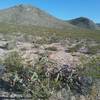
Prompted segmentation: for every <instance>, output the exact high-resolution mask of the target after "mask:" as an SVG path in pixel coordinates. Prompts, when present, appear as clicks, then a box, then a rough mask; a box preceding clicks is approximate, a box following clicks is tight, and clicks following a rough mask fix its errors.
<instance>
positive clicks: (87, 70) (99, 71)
mask: <svg viewBox="0 0 100 100" xmlns="http://www.w3.org/2000/svg"><path fill="white" fill-rule="evenodd" d="M83 66H84V70H83V72H82V73H83V74H84V75H85V76H91V77H93V78H100V57H92V58H91V59H90V60H89V62H88V63H86V64H85V65H83Z"/></svg>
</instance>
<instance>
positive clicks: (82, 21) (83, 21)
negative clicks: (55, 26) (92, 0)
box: [68, 17, 98, 29]
mask: <svg viewBox="0 0 100 100" xmlns="http://www.w3.org/2000/svg"><path fill="white" fill-rule="evenodd" d="M68 22H69V23H70V24H72V25H75V26H78V27H80V28H86V29H98V27H97V25H96V23H94V22H93V21H92V20H90V19H89V18H86V17H79V18H75V19H72V20H69V21H68Z"/></svg>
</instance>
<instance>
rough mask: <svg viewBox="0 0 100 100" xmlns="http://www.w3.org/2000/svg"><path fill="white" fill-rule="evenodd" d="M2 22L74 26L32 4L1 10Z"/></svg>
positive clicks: (44, 25)
mask: <svg viewBox="0 0 100 100" xmlns="http://www.w3.org/2000/svg"><path fill="white" fill-rule="evenodd" d="M0 22H3V23H10V24H17V25H35V26H42V27H48V28H68V29H70V28H74V27H75V26H74V25H71V24H70V23H68V22H64V21H62V20H60V19H57V18H55V17H53V16H52V15H50V14H48V13H46V12H45V11H42V10H40V9H39V8H36V7H33V6H31V5H23V4H21V5H17V6H14V7H11V8H8V9H4V10H0Z"/></svg>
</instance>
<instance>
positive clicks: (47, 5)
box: [0, 0, 100, 23]
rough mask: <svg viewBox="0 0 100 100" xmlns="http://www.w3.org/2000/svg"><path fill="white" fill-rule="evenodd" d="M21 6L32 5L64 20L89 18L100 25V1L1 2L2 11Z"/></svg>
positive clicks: (46, 0) (22, 0)
mask: <svg viewBox="0 0 100 100" xmlns="http://www.w3.org/2000/svg"><path fill="white" fill-rule="evenodd" d="M19 4H31V5H33V6H35V7H38V8H40V9H42V10H45V11H46V12H48V13H50V14H51V15H53V16H55V17H57V18H59V19H62V20H69V19H73V18H77V17H87V18H90V19H91V20H93V21H95V22H96V23H100V0H0V9H4V8H9V7H12V6H15V5H19Z"/></svg>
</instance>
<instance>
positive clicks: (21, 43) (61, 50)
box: [0, 33, 100, 100]
mask: <svg viewBox="0 0 100 100" xmlns="http://www.w3.org/2000/svg"><path fill="white" fill-rule="evenodd" d="M41 38H42V37H34V36H28V37H27V38H25V36H24V35H21V34H20V33H18V34H17V35H12V36H8V37H7V36H5V35H3V34H0V59H1V60H3V59H4V58H5V57H6V56H7V55H8V54H9V53H10V52H12V51H18V52H19V54H20V55H21V56H22V58H23V59H24V60H23V64H24V65H25V66H27V65H30V66H31V65H32V66H34V64H35V63H36V62H37V61H38V60H39V58H40V55H41V54H45V55H46V57H47V58H48V59H49V60H51V61H53V62H55V63H57V65H59V66H62V65H68V66H70V67H72V68H76V67H77V66H80V65H82V61H84V59H87V58H89V57H91V56H94V54H93V55H91V54H90V53H89V48H88V47H87V45H86V44H87V40H85V39H83V40H73V41H72V40H70V39H69V38H66V39H65V40H60V41H59V42H56V43H49V44H47V43H46V42H45V43H43V44H41V43H37V40H39V39H40V40H41ZM90 42H91V44H90ZM88 44H89V46H90V45H91V46H97V45H100V44H99V43H97V42H95V41H88ZM95 55H100V51H99V50H98V51H97V53H96V54H95ZM83 58H84V59H83ZM86 61H87V60H85V62H86ZM80 67H82V66H80ZM93 88H95V89H98V91H99V92H98V93H99V94H96V95H95V94H94V93H93V95H95V96H91V95H85V96H84V95H80V94H74V95H73V94H72V93H71V91H70V90H68V91H66V90H65V89H62V90H61V91H58V92H57V93H56V94H54V95H53V96H52V97H51V98H50V100H100V89H99V88H100V81H99V80H97V81H96V84H95V85H94V87H93ZM93 92H94V91H93ZM96 92H97V91H96ZM1 94H2V91H1V92H0V96H2V95H1ZM5 94H6V95H7V93H6V92H3V95H5ZM13 95H14V94H13ZM95 98H96V99H95Z"/></svg>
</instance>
